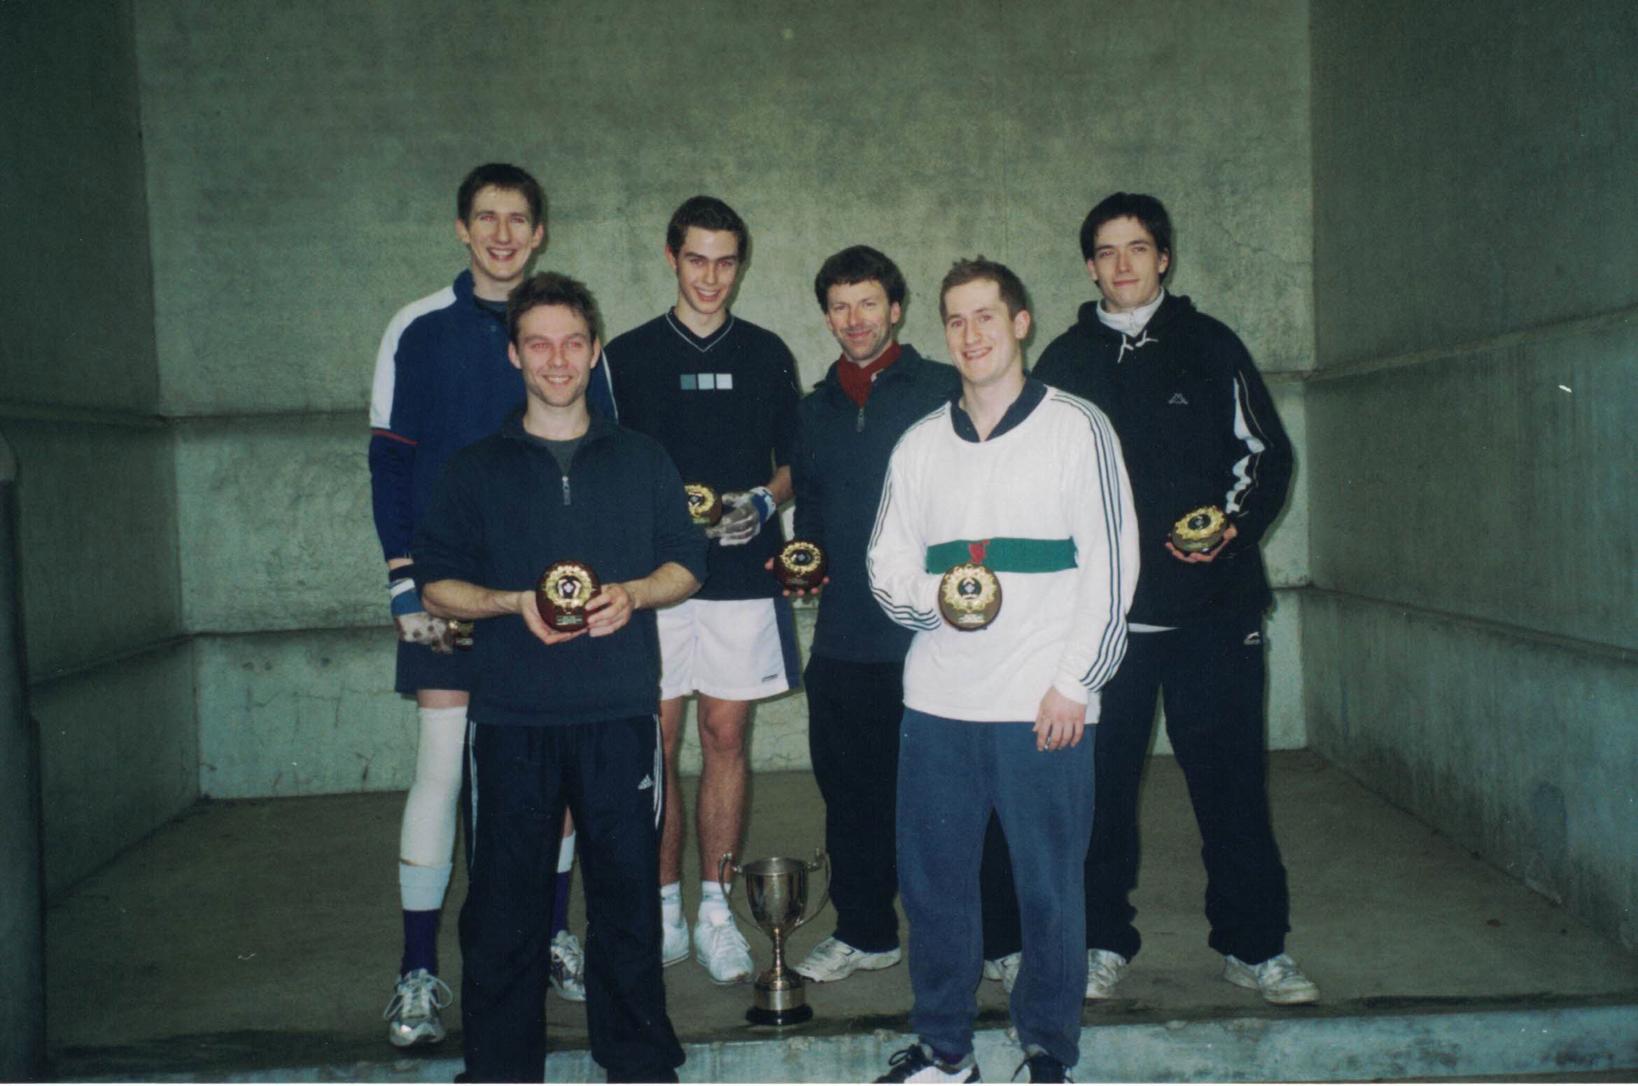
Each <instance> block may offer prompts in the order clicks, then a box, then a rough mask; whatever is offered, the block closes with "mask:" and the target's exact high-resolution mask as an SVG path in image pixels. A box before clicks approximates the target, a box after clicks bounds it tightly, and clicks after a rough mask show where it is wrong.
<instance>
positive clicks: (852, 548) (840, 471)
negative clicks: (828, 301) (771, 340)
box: [791, 343, 961, 663]
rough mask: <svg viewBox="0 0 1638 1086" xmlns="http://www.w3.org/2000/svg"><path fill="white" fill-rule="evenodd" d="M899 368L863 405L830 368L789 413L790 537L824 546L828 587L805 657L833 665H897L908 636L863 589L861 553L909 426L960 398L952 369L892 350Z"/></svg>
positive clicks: (904, 348) (908, 350)
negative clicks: (793, 420) (792, 425)
mask: <svg viewBox="0 0 1638 1086" xmlns="http://www.w3.org/2000/svg"><path fill="white" fill-rule="evenodd" d="M899 350H900V352H901V353H900V355H899V359H898V361H897V362H894V363H893V364H892V365H891V366H889V367H887V368H886V369H885V370H882V372H881V373H880V374H878V375H877V376H876V381H875V383H874V384H873V385H872V386H871V389H870V399H869V400H867V401H866V402H865V405H864V406H863V407H860V406H859V405H858V404H856V403H854V402H853V401H852V400H850V399H849V398H848V396H847V393H845V392H843V391H842V382H841V380H840V379H839V378H838V377H837V376H836V369H837V367H838V366H841V365H852V363H851V362H848V363H843V362H836V363H834V364H832V366H831V368H830V370H829V371H828V372H827V373H826V374H825V378H824V380H822V381H820V382H819V384H818V386H817V387H815V388H814V390H813V391H812V392H810V393H808V395H807V396H806V397H804V398H803V400H802V402H801V403H800V404H799V405H798V406H797V411H796V413H797V427H796V435H795V447H794V449H793V450H792V453H791V485H792V487H793V488H794V490H795V491H796V534H797V536H798V538H801V539H811V540H812V541H814V542H815V543H818V544H819V545H820V546H821V547H823V548H824V549H825V556H826V558H827V560H828V561H829V564H830V568H829V576H830V584H829V585H827V586H826V587H825V589H824V591H823V592H821V593H820V595H819V621H818V624H817V626H816V627H815V629H814V633H813V651H814V652H816V653H818V654H819V655H820V656H828V657H830V658H832V659H834V660H851V661H854V662H859V663H889V662H893V661H897V660H902V659H904V654H905V652H906V651H908V650H909V648H910V631H909V630H907V629H904V628H903V627H902V626H898V625H895V624H894V623H893V622H892V621H891V620H890V619H889V618H888V617H887V616H886V615H885V614H883V613H882V609H881V607H880V606H878V605H877V603H876V598H875V597H874V596H873V595H872V594H871V592H870V576H869V574H868V572H867V571H866V568H865V550H866V548H867V547H868V546H869V543H870V530H871V528H872V527H873V526H874V525H875V523H876V506H877V505H879V504H880V503H881V498H882V484H883V482H884V481H885V480H886V477H887V459H888V457H890V456H891V455H892V454H893V446H894V445H896V444H898V440H899V438H900V437H901V436H902V435H903V434H904V431H905V430H907V429H909V427H910V424H911V423H913V422H915V421H917V420H918V419H920V418H921V417H922V416H924V415H926V414H928V413H929V412H931V411H934V410H936V409H937V408H938V407H939V406H940V405H941V404H943V403H944V402H945V401H946V400H948V399H949V398H950V397H951V396H952V395H957V394H959V393H960V391H961V375H960V374H958V373H957V372H956V370H955V367H953V366H947V365H944V364H943V363H942V362H933V361H930V360H928V359H926V358H923V357H922V356H921V355H920V354H918V353H917V352H916V349H915V348H914V347H912V346H910V345H909V344H908V343H905V344H900V347H899Z"/></svg>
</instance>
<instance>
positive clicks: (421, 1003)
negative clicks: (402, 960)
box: [381, 969, 454, 1048]
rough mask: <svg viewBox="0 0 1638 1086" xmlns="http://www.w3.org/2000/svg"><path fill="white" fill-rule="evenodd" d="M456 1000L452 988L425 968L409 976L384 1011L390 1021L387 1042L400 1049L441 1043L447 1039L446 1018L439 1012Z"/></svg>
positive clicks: (394, 989) (394, 993) (399, 983)
mask: <svg viewBox="0 0 1638 1086" xmlns="http://www.w3.org/2000/svg"><path fill="white" fill-rule="evenodd" d="M453 998H454V994H453V993H452V992H450V990H449V985H447V984H445V983H444V982H443V981H441V980H439V979H438V978H437V977H435V976H433V975H432V974H431V973H428V972H427V971H426V970H425V969H412V970H410V971H409V972H408V973H405V974H404V975H403V976H401V977H399V978H398V984H397V985H396V986H395V987H394V988H393V992H392V999H391V1001H390V1002H388V1003H387V1009H386V1010H384V1011H382V1012H381V1017H382V1018H385V1019H386V1020H387V1040H389V1041H391V1042H392V1043H393V1044H394V1045H396V1046H397V1047H399V1048H411V1047H413V1046H416V1045H435V1044H437V1043H438V1042H439V1041H441V1040H443V1039H444V1019H443V1016H442V1015H440V1014H439V1013H438V1012H439V1011H441V1010H443V1009H444V1008H445V1007H447V1006H449V1002H450V1000H451V999H453Z"/></svg>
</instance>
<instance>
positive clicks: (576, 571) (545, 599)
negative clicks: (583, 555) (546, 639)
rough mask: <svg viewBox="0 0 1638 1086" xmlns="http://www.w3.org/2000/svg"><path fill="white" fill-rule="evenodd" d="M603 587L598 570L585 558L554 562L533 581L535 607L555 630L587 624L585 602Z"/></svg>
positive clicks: (577, 628)
mask: <svg viewBox="0 0 1638 1086" xmlns="http://www.w3.org/2000/svg"><path fill="white" fill-rule="evenodd" d="M602 590H603V586H602V582H600V581H599V580H598V579H597V574H595V573H593V572H592V568H591V567H590V566H588V565H586V563H584V562H553V563H552V564H551V565H549V566H547V567H546V571H545V572H544V573H542V574H541V575H540V580H538V581H536V582H535V607H536V608H537V609H538V610H539V611H540V617H541V618H543V619H545V620H546V625H548V626H550V627H551V628H552V629H554V630H556V631H557V632H558V633H574V632H575V631H576V630H584V629H585V628H586V604H588V603H590V602H591V600H592V597H594V596H596V595H597V593H599V592H601V591H602Z"/></svg>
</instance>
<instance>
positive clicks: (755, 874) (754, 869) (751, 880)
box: [717, 849, 830, 1026]
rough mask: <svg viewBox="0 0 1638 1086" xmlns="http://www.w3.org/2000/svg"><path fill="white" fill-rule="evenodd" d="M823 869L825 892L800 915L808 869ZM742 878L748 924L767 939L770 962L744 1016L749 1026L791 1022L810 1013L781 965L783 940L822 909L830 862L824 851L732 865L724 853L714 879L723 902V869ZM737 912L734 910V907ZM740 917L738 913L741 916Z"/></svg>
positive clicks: (796, 982) (796, 980)
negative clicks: (808, 858)
mask: <svg viewBox="0 0 1638 1086" xmlns="http://www.w3.org/2000/svg"><path fill="white" fill-rule="evenodd" d="M821 867H823V868H824V869H825V892H824V894H822V895H821V896H820V898H819V904H818V906H817V907H816V908H814V910H813V911H812V912H809V913H807V914H806V915H803V914H804V912H805V911H806V908H807V903H808V873H809V872H810V871H817V870H819V869H820V868H821ZM730 872H732V873H733V874H735V875H740V876H743V877H744V880H745V900H746V901H747V902H749V903H750V906H751V918H750V923H753V924H755V925H756V926H757V927H758V928H761V929H762V931H763V932H764V933H766V934H767V936H768V938H769V939H770V940H772V941H773V965H772V966H771V967H769V968H768V969H766V970H764V971H763V972H762V973H760V974H758V976H757V978H756V985H755V990H756V997H755V999H754V1000H753V1001H752V1003H751V1009H750V1010H748V1011H746V1012H745V1020H746V1021H747V1022H750V1023H751V1024H752V1025H753V1026H797V1025H801V1024H802V1023H803V1022H806V1021H807V1020H808V1019H810V1018H812V1017H813V1008H812V1007H810V1006H808V1001H807V997H806V996H804V995H803V994H802V978H801V977H800V976H798V975H797V974H796V972H795V971H793V970H792V969H790V968H789V967H788V966H786V964H785V940H786V938H787V937H788V936H789V935H790V934H791V932H793V931H795V930H796V929H797V928H799V927H801V926H802V925H803V924H806V923H807V922H808V921H809V920H812V919H813V918H814V917H815V916H817V915H819V913H820V912H821V911H823V910H824V907H825V902H827V901H828V900H830V863H829V860H828V858H827V857H826V856H825V850H824V849H817V850H815V851H814V854H813V860H812V861H811V862H808V863H804V862H803V861H801V860H792V859H789V858H787V857H784V856H774V857H770V858H769V859H766V860H755V861H752V862H751V863H748V864H744V865H741V864H736V863H735V862H734V854H733V853H732V852H725V853H723V854H722V860H721V862H720V863H718V864H717V881H719V882H721V883H722V885H723V889H724V891H725V892H726V893H727V895H728V900H729V902H730V903H731V902H732V901H733V881H732V880H731V879H730V877H729V873H730ZM734 911H735V912H738V911H739V910H738V909H735V910H734ZM741 919H744V916H743V915H742V916H741Z"/></svg>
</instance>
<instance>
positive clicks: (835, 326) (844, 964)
mask: <svg viewBox="0 0 1638 1086" xmlns="http://www.w3.org/2000/svg"><path fill="white" fill-rule="evenodd" d="M814 294H815V296H816V297H817V299H818V302H819V308H820V310H821V312H823V313H824V315H825V323H826V325H827V326H828V327H829V328H830V331H831V334H832V335H834V336H835V337H836V342H837V343H838V344H840V346H841V348H842V355H841V357H840V358H838V359H837V360H836V362H835V364H833V365H832V366H831V367H830V370H829V371H828V372H827V373H826V375H825V379H824V380H823V381H821V382H820V383H819V385H818V387H817V388H815V389H814V390H813V391H812V392H810V393H809V394H808V395H807V396H806V397H805V398H804V399H803V400H802V402H801V404H800V405H798V407H797V427H796V446H795V451H794V454H793V455H792V457H791V482H792V485H793V487H794V489H795V492H796V535H797V537H798V538H800V539H806V540H809V541H811V542H814V543H817V544H819V545H820V546H821V547H822V548H824V551H825V555H826V557H827V559H828V563H829V571H830V573H829V582H828V583H827V584H826V585H825V587H824V588H823V590H822V593H823V594H822V597H821V601H820V606H819V621H818V624H817V626H816V628H815V630H814V636H813V647H812V650H811V652H810V653H809V657H808V667H807V671H806V672H804V674H803V677H802V681H803V685H804V687H805V688H806V689H807V692H808V750H809V753H810V754H811V756H812V759H813V774H814V777H815V779H816V780H817V781H818V784H819V790H820V792H821V794H823V796H824V799H825V847H826V849H827V851H828V852H829V853H830V862H831V880H830V898H831V901H832V902H833V903H834V904H835V906H836V930H835V933H834V934H833V935H832V936H831V937H830V938H828V939H825V940H824V941H822V942H821V943H820V944H819V945H818V946H817V947H815V948H814V949H813V951H812V953H810V954H809V955H808V956H807V957H806V958H804V959H803V960H802V962H801V963H800V964H799V965H797V967H796V971H797V972H798V973H800V974H802V975H803V976H805V977H807V978H808V979H809V980H814V981H821V982H823V981H836V980H842V979H843V978H845V977H847V976H850V975H851V974H853V973H854V972H856V971H859V970H862V969H864V970H868V969H885V968H887V967H888V966H891V965H893V964H895V963H896V962H898V961H899V958H900V949H899V921H898V913H897V911H896V910H895V909H894V907H893V898H894V897H895V896H896V894H897V892H898V869H897V864H896V862H895V856H894V852H895V850H894V847H893V834H894V820H893V810H894V802H895V796H896V794H897V790H896V780H897V776H898V765H899V720H900V718H902V717H903V716H904V687H903V672H904V654H905V652H906V651H908V649H909V647H910V631H909V630H906V629H903V628H902V627H900V626H898V625H895V624H894V623H893V622H892V621H890V620H889V619H888V617H887V616H886V615H885V614H883V613H882V609H881V607H879V606H878V605H877V603H876V600H875V597H874V596H872V595H871V592H870V578H869V574H868V573H867V571H866V569H865V550H866V548H867V546H868V545H869V542H870V529H871V526H872V525H873V524H874V523H875V521H876V506H877V505H878V504H879V503H880V502H881V496H882V482H883V479H884V478H885V476H886V474H887V458H888V457H889V456H890V455H891V454H892V452H893V446H894V445H895V444H896V443H897V442H898V440H899V437H900V435H902V434H903V433H904V431H905V430H906V429H908V428H909V427H910V425H911V424H912V423H914V422H915V421H917V420H918V419H920V418H921V417H922V416H924V415H926V414H928V413H929V412H931V411H932V410H933V409H934V408H936V407H938V406H939V405H940V404H942V403H944V401H946V400H948V399H949V398H950V397H951V396H954V395H956V394H957V393H958V392H959V391H960V389H961V378H960V376H959V375H958V374H957V373H956V371H955V370H954V368H952V367H950V366H946V365H944V364H942V363H938V362H932V361H929V360H928V359H925V358H923V357H922V356H921V355H920V354H918V353H917V352H916V349H915V348H914V347H912V346H910V345H909V344H907V343H906V344H900V343H898V342H897V339H896V333H897V329H898V325H899V320H900V317H901V316H902V311H903V304H904V297H905V284H904V276H903V274H901V273H900V271H899V269H898V267H897V265H895V264H894V263H893V261H892V260H890V259H888V257H887V256H885V255H884V254H882V253H880V252H878V251H877V250H875V249H872V248H870V247H869V246H867V245H855V246H853V247H851V248H848V249H843V250H842V251H841V252H839V253H836V254H834V255H833V256H831V257H830V258H829V259H827V260H826V261H825V262H824V264H823V265H822V266H821V267H820V269H819V274H818V275H817V276H816V277H815V279H814Z"/></svg>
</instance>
